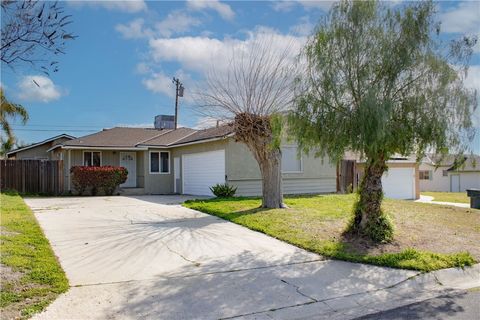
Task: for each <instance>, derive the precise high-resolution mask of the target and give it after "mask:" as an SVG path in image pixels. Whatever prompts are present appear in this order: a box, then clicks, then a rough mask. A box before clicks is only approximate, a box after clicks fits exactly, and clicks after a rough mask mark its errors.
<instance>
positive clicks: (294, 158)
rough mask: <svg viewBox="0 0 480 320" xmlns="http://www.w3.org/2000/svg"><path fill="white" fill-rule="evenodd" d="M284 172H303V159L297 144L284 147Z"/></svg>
mask: <svg viewBox="0 0 480 320" xmlns="http://www.w3.org/2000/svg"><path fill="white" fill-rule="evenodd" d="M282 172H302V159H301V158H299V157H298V150H297V147H296V146H283V147H282Z"/></svg>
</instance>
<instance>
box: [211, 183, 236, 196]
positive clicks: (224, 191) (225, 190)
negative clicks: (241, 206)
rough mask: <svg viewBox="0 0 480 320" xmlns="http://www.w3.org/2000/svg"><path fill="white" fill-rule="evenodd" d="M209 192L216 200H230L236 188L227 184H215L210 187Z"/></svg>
mask: <svg viewBox="0 0 480 320" xmlns="http://www.w3.org/2000/svg"><path fill="white" fill-rule="evenodd" d="M210 190H211V191H212V193H213V194H214V195H215V197H217V198H230V197H233V196H234V195H235V192H237V188H236V187H233V186H230V185H229V184H227V183H217V184H216V185H214V186H212V187H210Z"/></svg>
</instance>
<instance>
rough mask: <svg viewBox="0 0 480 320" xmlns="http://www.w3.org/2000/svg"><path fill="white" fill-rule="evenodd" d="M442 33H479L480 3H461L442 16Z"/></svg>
mask: <svg viewBox="0 0 480 320" xmlns="http://www.w3.org/2000/svg"><path fill="white" fill-rule="evenodd" d="M440 21H441V22H442V31H444V32H449V33H450V32H451V33H479V26H480V3H479V2H478V1H466V2H460V3H459V5H458V6H457V7H455V8H453V9H450V10H448V11H446V12H444V13H442V14H441V15H440Z"/></svg>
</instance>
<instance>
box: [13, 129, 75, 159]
mask: <svg viewBox="0 0 480 320" xmlns="http://www.w3.org/2000/svg"><path fill="white" fill-rule="evenodd" d="M72 139H75V137H74V136H71V135H68V134H60V135H58V136H55V137H51V138H49V139H46V140H44V141H41V142H38V143H33V144H31V145H28V146H25V147H21V148H18V149H15V150H12V151H9V152H7V158H8V159H11V160H60V159H62V158H61V154H62V153H61V152H60V150H58V151H54V152H52V151H51V149H52V148H54V147H55V146H58V145H60V144H62V143H64V142H66V141H69V140H72Z"/></svg>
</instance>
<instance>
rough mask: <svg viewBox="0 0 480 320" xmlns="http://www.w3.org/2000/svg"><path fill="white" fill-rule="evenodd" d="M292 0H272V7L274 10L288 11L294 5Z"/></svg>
mask: <svg viewBox="0 0 480 320" xmlns="http://www.w3.org/2000/svg"><path fill="white" fill-rule="evenodd" d="M295 5H296V3H295V2H294V1H272V8H273V10H275V11H282V12H288V11H290V10H292V9H293V7H295Z"/></svg>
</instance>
